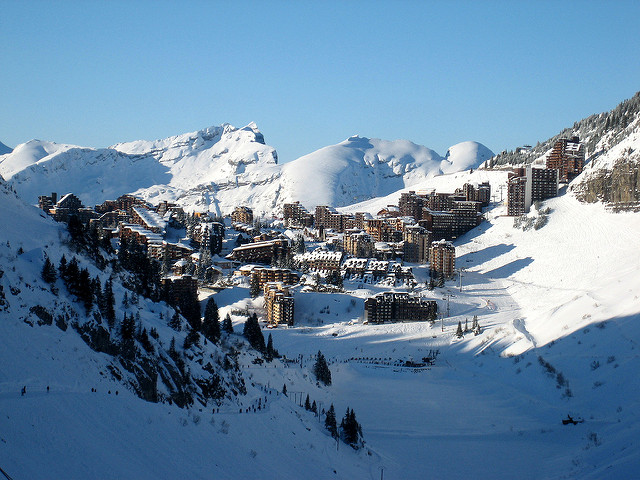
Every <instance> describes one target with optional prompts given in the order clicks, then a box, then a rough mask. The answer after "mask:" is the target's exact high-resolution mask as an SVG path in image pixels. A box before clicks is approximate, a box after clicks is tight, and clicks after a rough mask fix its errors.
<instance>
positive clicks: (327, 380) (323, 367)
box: [313, 350, 331, 385]
mask: <svg viewBox="0 0 640 480" xmlns="http://www.w3.org/2000/svg"><path fill="white" fill-rule="evenodd" d="M313 374H314V375H315V376H316V379H317V380H318V381H319V382H322V383H324V384H325V385H331V370H329V365H328V364H327V360H326V359H325V358H324V355H322V352H321V351H320V350H318V355H317V356H316V363H315V365H314V366H313Z"/></svg>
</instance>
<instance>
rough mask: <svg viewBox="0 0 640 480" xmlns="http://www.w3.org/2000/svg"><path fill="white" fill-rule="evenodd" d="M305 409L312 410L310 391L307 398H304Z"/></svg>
mask: <svg viewBox="0 0 640 480" xmlns="http://www.w3.org/2000/svg"><path fill="white" fill-rule="evenodd" d="M304 409H305V410H308V411H310V410H311V400H310V399H309V394H308V393H307V398H306V399H305V400H304Z"/></svg>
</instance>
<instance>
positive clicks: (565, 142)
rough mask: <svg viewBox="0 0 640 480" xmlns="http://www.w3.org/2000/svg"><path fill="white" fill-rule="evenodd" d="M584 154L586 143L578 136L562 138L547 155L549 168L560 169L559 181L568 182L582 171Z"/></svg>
mask: <svg viewBox="0 0 640 480" xmlns="http://www.w3.org/2000/svg"><path fill="white" fill-rule="evenodd" d="M584 156H585V153H584V145H583V144H581V143H580V139H579V138H578V137H572V138H571V139H568V138H561V139H560V140H558V141H557V142H556V143H555V145H554V146H553V149H552V150H551V153H550V154H549V156H548V157H547V168H553V169H556V170H558V172H559V178H558V179H559V181H560V182H562V183H568V182H570V181H571V180H573V179H574V178H576V177H577V176H578V175H580V173H581V172H582V169H583V168H584Z"/></svg>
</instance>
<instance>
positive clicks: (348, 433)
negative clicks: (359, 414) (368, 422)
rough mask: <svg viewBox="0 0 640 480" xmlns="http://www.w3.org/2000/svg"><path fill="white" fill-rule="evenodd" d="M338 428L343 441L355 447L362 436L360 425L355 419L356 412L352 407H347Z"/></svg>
mask: <svg viewBox="0 0 640 480" xmlns="http://www.w3.org/2000/svg"><path fill="white" fill-rule="evenodd" d="M340 429H341V431H342V438H343V440H344V442H345V443H348V444H349V445H351V446H352V447H353V448H356V449H357V448H358V444H359V443H360V437H361V436H362V427H361V426H360V424H359V423H358V421H357V420H356V414H355V412H354V411H353V409H349V408H347V413H346V414H345V416H344V418H343V419H342V422H341V423H340Z"/></svg>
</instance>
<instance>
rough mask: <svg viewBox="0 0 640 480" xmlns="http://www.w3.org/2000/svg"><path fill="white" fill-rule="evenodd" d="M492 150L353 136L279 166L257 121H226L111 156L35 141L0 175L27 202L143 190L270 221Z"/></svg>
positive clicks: (150, 196)
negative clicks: (244, 210)
mask: <svg viewBox="0 0 640 480" xmlns="http://www.w3.org/2000/svg"><path fill="white" fill-rule="evenodd" d="M486 152H488V149H486V147H484V146H482V145H480V144H478V143H475V142H464V143H462V144H459V145H456V146H454V147H451V149H450V150H449V152H448V153H447V157H446V158H442V157H440V156H439V155H438V154H437V153H435V152H434V151H432V150H430V149H428V148H426V147H423V146H420V145H416V144H414V143H411V142H409V141H407V140H395V141H386V140H378V139H368V138H364V137H351V138H349V139H347V140H345V141H344V142H342V143H340V144H337V145H332V146H329V147H325V148H322V149H320V150H318V151H316V152H313V153H311V154H309V155H305V156H304V157H301V158H299V159H297V160H294V161H293V162H290V163H288V164H285V165H278V164H277V153H276V151H275V149H274V148H273V147H270V146H268V145H266V144H265V142H264V137H263V135H262V133H260V131H259V130H258V128H257V127H256V125H255V124H253V123H252V124H249V125H248V126H246V127H244V128H239V129H238V128H235V127H232V126H231V125H228V124H224V125H222V126H220V127H210V128H207V129H204V130H200V131H197V132H192V133H188V134H184V135H178V136H175V137H170V138H166V139H163V140H156V141H142V140H140V141H134V142H128V143H120V144H117V145H114V146H113V147H110V148H107V149H90V148H81V147H76V146H71V145H59V144H55V143H52V142H41V141H38V140H32V141H30V142H28V143H26V144H23V145H19V146H18V147H16V149H15V150H14V151H13V153H11V154H8V155H5V156H3V157H0V175H2V176H3V177H4V178H5V179H6V180H9V181H10V183H11V185H12V186H13V187H14V188H15V189H16V191H17V192H18V193H19V194H20V195H21V196H22V198H24V199H25V200H26V201H27V202H29V203H35V201H36V199H37V197H38V195H42V194H45V193H50V192H51V191H56V192H58V193H67V192H74V193H76V194H78V196H79V197H80V198H81V199H82V200H83V201H84V202H85V203H86V204H88V205H92V204H96V203H100V202H102V201H104V200H106V199H108V198H115V197H117V196H119V195H122V194H123V193H135V194H136V195H139V196H141V197H143V198H145V199H146V200H149V201H150V202H152V203H157V202H160V201H162V200H168V201H171V202H176V203H179V204H181V205H182V206H184V207H185V208H186V209H187V210H199V211H207V210H208V211H211V212H215V213H216V214H221V213H222V214H228V213H230V212H231V211H232V210H233V208H234V207H235V206H237V205H249V206H251V207H252V208H253V209H254V211H255V213H256V214H257V215H271V214H273V213H277V212H279V211H280V209H281V208H282V205H283V204H284V203H285V202H291V201H296V200H300V201H301V202H302V203H303V204H304V205H305V206H306V207H307V208H310V209H313V208H315V206H316V205H320V204H323V205H335V206H343V205H349V204H352V203H354V202H356V201H361V200H365V199H369V198H372V197H374V196H380V195H386V194H389V193H391V192H393V191H396V190H398V189H400V188H402V187H405V186H410V185H413V184H415V183H417V182H420V181H423V180H425V179H427V178H430V177H433V176H434V175H439V174H441V173H442V171H447V172H453V171H458V170H463V169H466V168H473V167H475V166H476V165H478V164H479V163H481V162H482V161H483V160H484V159H485V157H486V155H487V153H486ZM311 185H312V186H313V188H309V187H310V186H311Z"/></svg>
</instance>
